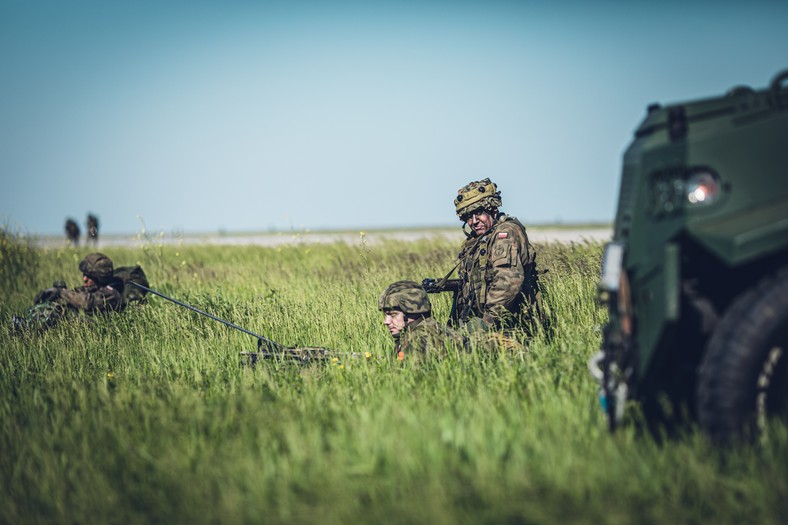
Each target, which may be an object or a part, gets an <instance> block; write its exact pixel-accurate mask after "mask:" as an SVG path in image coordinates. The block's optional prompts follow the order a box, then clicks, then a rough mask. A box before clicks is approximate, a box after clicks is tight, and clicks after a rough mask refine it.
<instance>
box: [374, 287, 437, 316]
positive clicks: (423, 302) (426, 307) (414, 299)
mask: <svg viewBox="0 0 788 525" xmlns="http://www.w3.org/2000/svg"><path fill="white" fill-rule="evenodd" d="M378 310H381V311H385V310H399V311H401V312H402V313H404V314H408V315H417V314H429V313H430V312H431V311H432V306H431V305H430V299H429V298H428V297H427V292H425V291H424V288H422V287H421V285H419V284H418V283H417V282H414V281H397V282H395V283H393V284H391V285H390V286H389V287H388V288H386V290H385V291H384V292H383V295H381V296H380V300H379V301H378Z"/></svg>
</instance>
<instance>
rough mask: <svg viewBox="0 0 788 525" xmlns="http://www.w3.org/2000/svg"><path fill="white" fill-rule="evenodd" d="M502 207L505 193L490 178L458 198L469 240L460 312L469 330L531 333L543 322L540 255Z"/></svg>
mask: <svg viewBox="0 0 788 525" xmlns="http://www.w3.org/2000/svg"><path fill="white" fill-rule="evenodd" d="M501 204H502V201H501V192H500V191H498V187H497V186H496V185H495V183H493V182H492V181H491V180H490V179H488V178H486V179H483V180H480V181H473V182H470V183H469V184H466V185H465V186H463V187H462V188H460V190H459V191H458V192H457V197H456V198H455V199H454V206H455V210H456V213H457V216H458V217H459V218H460V220H461V221H462V222H463V231H464V232H465V235H466V236H467V240H466V241H465V243H464V244H463V247H462V250H461V251H460V254H459V261H458V263H457V268H458V274H459V278H460V280H461V288H460V293H459V294H458V296H457V305H456V307H457V315H458V318H459V321H460V323H461V324H462V325H464V326H465V328H466V329H468V330H469V331H476V330H494V329H507V328H514V327H521V328H524V329H526V330H528V329H529V328H530V326H531V323H532V322H533V321H535V320H536V319H537V318H538V317H540V307H539V304H540V301H541V297H540V292H539V283H538V276H537V269H536V251H535V250H534V248H533V246H531V243H530V242H528V235H527V234H526V232H525V226H523V225H522V223H521V222H520V221H518V220H517V219H516V218H514V217H510V216H508V215H505V214H503V213H501V212H500V211H499V209H500V207H501ZM466 227H467V228H466Z"/></svg>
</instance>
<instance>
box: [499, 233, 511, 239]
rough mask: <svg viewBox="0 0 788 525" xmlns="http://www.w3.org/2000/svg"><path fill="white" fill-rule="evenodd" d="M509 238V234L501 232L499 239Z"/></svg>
mask: <svg viewBox="0 0 788 525" xmlns="http://www.w3.org/2000/svg"><path fill="white" fill-rule="evenodd" d="M507 237H509V232H500V233H498V238H499V239H506V238H507Z"/></svg>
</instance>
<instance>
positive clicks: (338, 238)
mask: <svg viewBox="0 0 788 525" xmlns="http://www.w3.org/2000/svg"><path fill="white" fill-rule="evenodd" d="M527 231H528V237H529V239H530V240H531V242H532V243H535V244H545V243H554V242H560V243H582V242H589V241H590V242H605V241H608V240H610V238H611V236H612V231H611V230H610V229H609V228H577V229H572V228H565V229H564V228H528V230H527ZM433 238H443V239H449V240H456V241H457V244H458V245H459V244H460V243H462V241H463V239H464V238H465V237H464V235H463V234H462V232H461V231H460V230H459V229H457V230H451V229H448V228H447V229H424V230H386V231H381V230H376V231H371V232H309V231H305V232H288V233H284V232H280V233H254V234H242V233H238V234H226V235H219V234H204V235H193V234H180V235H173V234H165V233H159V234H154V235H145V236H142V235H128V236H123V235H112V236H104V237H100V238H99V239H100V240H99V243H98V246H97V247H98V248H101V247H102V246H127V247H134V246H140V245H144V244H162V245H175V246H178V245H187V244H189V245H193V244H212V245H226V246H239V245H255V246H282V245H294V244H295V245H298V244H315V243H332V242H344V243H346V244H351V245H353V244H361V243H362V242H363V243H365V244H368V245H374V244H378V243H382V242H386V241H392V240H393V241H416V240H421V239H433ZM80 241H81V242H80V246H83V247H84V246H85V238H84V237H83V238H81V239H80ZM38 243H39V245H41V246H44V247H48V248H55V247H59V246H64V245H65V244H66V240H65V238H64V237H53V236H50V237H42V238H40V239H39V240H38Z"/></svg>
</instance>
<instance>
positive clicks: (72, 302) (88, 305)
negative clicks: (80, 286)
mask: <svg viewBox="0 0 788 525" xmlns="http://www.w3.org/2000/svg"><path fill="white" fill-rule="evenodd" d="M60 298H61V299H62V300H63V302H65V303H66V304H67V305H68V306H70V307H72V308H76V309H77V310H84V311H86V312H90V313H95V312H108V311H110V310H118V309H119V308H120V304H121V296H120V292H118V291H117V290H115V289H114V288H112V287H111V286H103V287H101V288H99V289H98V290H96V291H92V292H89V291H87V290H63V291H62V292H61V293H60Z"/></svg>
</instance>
